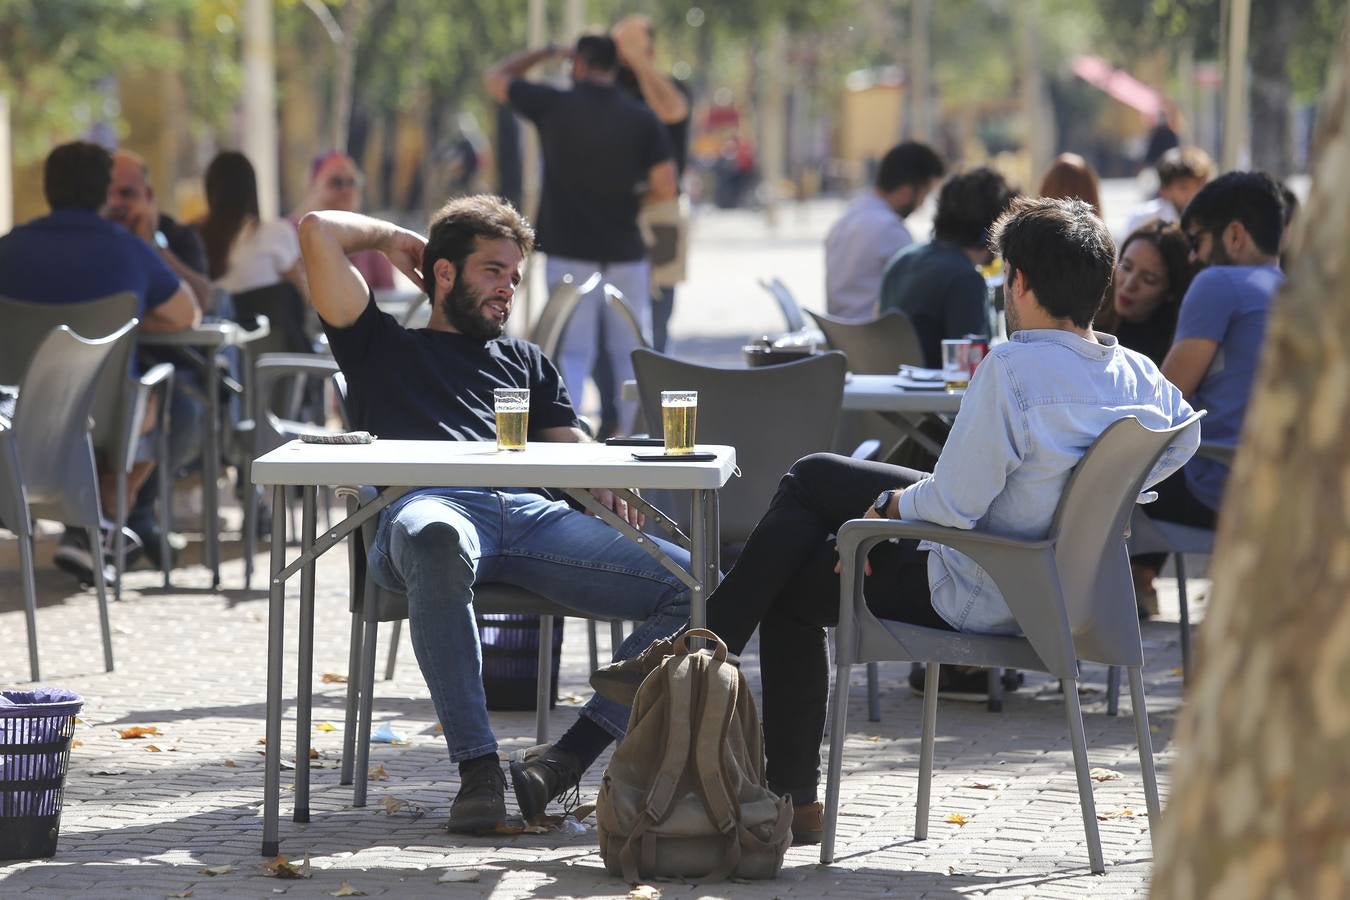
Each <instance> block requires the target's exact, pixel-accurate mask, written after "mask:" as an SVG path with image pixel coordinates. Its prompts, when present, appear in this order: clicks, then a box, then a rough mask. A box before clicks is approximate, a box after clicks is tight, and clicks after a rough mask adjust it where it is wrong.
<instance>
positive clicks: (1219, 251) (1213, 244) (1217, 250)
mask: <svg viewBox="0 0 1350 900" xmlns="http://www.w3.org/2000/svg"><path fill="white" fill-rule="evenodd" d="M1205 265H1206V266H1231V265H1234V262H1233V257H1231V256H1229V255H1228V248H1226V247H1225V246H1224V245H1223V238H1221V237H1220V236H1219V235H1217V234H1214V235H1211V236H1210V239H1209V259H1207V260H1206V261H1205Z"/></svg>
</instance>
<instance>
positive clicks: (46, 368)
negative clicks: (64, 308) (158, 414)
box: [0, 319, 137, 681]
mask: <svg viewBox="0 0 1350 900" xmlns="http://www.w3.org/2000/svg"><path fill="white" fill-rule="evenodd" d="M136 325H137V321H136V320H135V319H132V320H130V321H128V322H125V323H123V325H122V326H121V327H120V328H118V329H115V330H114V331H113V333H111V334H109V335H108V336H107V337H102V338H97V339H94V340H86V339H85V338H82V337H80V336H79V335H77V334H75V333H74V332H73V331H71V330H70V328H69V327H67V326H65V325H60V326H57V327H56V328H54V329H52V330H51V331H50V332H48V333H47V335H46V336H45V337H44V338H42V339H41V340H40V341H38V342H36V343H35V344H34V346H33V347H32V348H31V352H30V354H29V358H28V361H27V363H26V366H25V371H24V373H23V377H22V378H20V379H16V382H17V384H18V386H19V399H18V402H17V404H16V405H15V410H14V419H13V421H12V422H10V421H6V420H5V419H4V418H3V417H2V416H0V517H3V519H4V522H5V524H6V525H7V526H8V527H9V528H10V530H12V531H13V532H14V533H15V534H16V535H17V536H18V538H19V559H20V564H21V568H22V569H23V572H22V573H21V574H22V579H23V589H24V609H25V613H26V616H27V624H28V664H29V671H30V674H31V675H32V676H33V680H34V681H37V680H38V679H39V678H40V677H41V672H40V669H39V666H38V646H37V586H36V580H35V577H34V567H35V562H34V558H33V550H34V547H33V520H34V519H37V518H42V519H54V520H56V521H58V522H65V523H67V524H69V525H70V526H72V527H82V528H84V529H85V530H86V532H87V533H88V535H89V546H90V547H91V548H92V549H93V552H94V553H95V555H96V556H97V554H98V553H99V548H101V547H102V545H103V536H102V532H101V529H100V520H101V518H102V516H101V510H100V509H99V495H98V472H97V471H96V470H95V468H94V448H93V444H92V442H91V440H90V421H89V415H90V412H91V410H92V409H93V406H94V394H95V391H96V389H97V386H98V382H99V380H100V378H101V377H102V376H103V375H104V374H105V373H108V372H109V367H110V366H112V365H125V360H126V355H125V353H121V354H119V353H116V352H115V351H117V350H119V349H126V348H129V347H131V345H132V341H133V339H134V338H133V334H134V332H135V330H136ZM93 568H94V589H95V591H96V593H97V594H98V615H99V625H100V630H101V631H102V636H103V665H104V668H105V669H106V670H107V671H109V672H111V671H112V670H113V649H112V631H111V628H110V627H109V624H108V592H107V585H106V584H104V581H103V565H102V561H101V559H100V560H99V561H98V563H97V564H96V565H95V566H94V567H93Z"/></svg>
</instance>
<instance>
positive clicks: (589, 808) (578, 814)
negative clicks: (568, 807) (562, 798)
mask: <svg viewBox="0 0 1350 900" xmlns="http://www.w3.org/2000/svg"><path fill="white" fill-rule="evenodd" d="M593 812H595V804H594V803H583V804H581V805H580V806H578V807H577V808H576V809H574V810H572V818H574V819H576V820H577V821H578V822H584V821H586V819H588V818H590V815H591V813H593Z"/></svg>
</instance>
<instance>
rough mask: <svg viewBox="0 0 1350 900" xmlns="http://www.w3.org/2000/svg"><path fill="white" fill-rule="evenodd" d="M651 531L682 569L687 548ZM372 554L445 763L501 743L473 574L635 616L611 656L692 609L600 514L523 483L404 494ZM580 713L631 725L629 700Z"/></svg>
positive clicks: (665, 631)
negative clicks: (393, 599)
mask: <svg viewBox="0 0 1350 900" xmlns="http://www.w3.org/2000/svg"><path fill="white" fill-rule="evenodd" d="M649 540H653V541H655V542H656V543H657V544H659V545H660V546H661V548H662V549H663V550H664V551H665V552H666V553H667V554H669V555H670V557H671V558H672V559H674V560H675V561H676V562H677V563H679V564H680V565H681V566H684V567H686V568H687V567H688V565H689V554H688V553H687V552H685V551H684V550H682V549H680V548H679V547H676V546H675V545H673V544H670V543H667V542H665V541H662V540H661V539H659V538H649ZM369 559H370V565H371V573H372V575H373V576H374V578H375V580H376V581H377V582H378V583H379V584H380V585H381V586H382V587H385V588H388V589H389V590H396V591H402V592H403V593H406V594H407V595H408V618H409V622H410V628H411V631H412V640H413V650H414V651H415V652H416V654H417V663H418V665H419V666H420V667H421V669H422V676H423V677H424V678H425V679H426V682H427V687H428V688H430V690H431V699H432V702H433V703H435V705H436V714H437V715H438V716H439V717H440V721H441V724H442V725H443V726H444V728H445V740H446V743H447V744H448V745H449V747H450V760H451V761H452V762H462V761H463V760H466V759H473V758H474V757H477V756H483V755H486V754H488V753H495V752H496V750H497V740H496V738H495V737H494V736H493V734H492V727H491V725H490V724H489V722H488V713H487V702H486V700H485V698H484V695H483V674H482V671H483V653H482V647H481V645H480V644H479V640H478V628H477V625H476V623H475V622H474V611H473V586H474V584H475V582H479V581H483V582H487V581H492V582H501V583H506V584H512V585H516V586H518V587H522V588H525V589H527V590H530V591H534V592H535V593H538V594H540V595H542V596H545V597H548V598H549V599H550V600H552V601H554V602H555V603H558V604H560V605H562V606H564V607H566V608H568V609H570V610H575V611H576V613H577V614H578V615H582V616H586V615H602V616H606V617H615V618H623V619H628V620H632V621H636V622H638V623H639V625H638V626H637V628H636V629H635V630H634V631H633V633H632V634H630V635H629V636H628V639H627V640H625V641H624V642H623V644H622V646H620V647H619V650H618V652H617V653H615V654H614V658H615V659H627V658H628V657H630V656H635V655H637V654H638V653H641V652H642V651H643V650H645V649H646V648H647V646H648V645H649V644H651V642H652V641H654V640H657V639H658V638H663V637H668V636H670V635H671V634H674V633H675V631H677V630H678V629H679V627H680V626H681V625H682V624H684V622H685V620H686V619H687V618H688V615H689V594H690V592H689V589H688V588H687V587H685V585H684V583H683V582H681V581H680V580H679V579H678V578H676V577H675V576H674V575H672V574H671V573H670V572H669V571H667V570H666V569H665V568H663V567H662V566H661V565H660V564H659V563H657V562H656V560H654V559H652V557H651V556H649V555H648V554H647V552H646V551H645V550H643V549H642V548H641V547H639V546H638V545H637V544H635V543H633V542H632V541H631V540H629V539H628V538H626V537H624V536H623V535H622V534H620V533H619V532H618V531H617V530H615V529H614V528H611V527H610V526H609V525H607V524H605V523H604V522H602V521H600V520H599V519H596V518H594V517H592V516H588V515H586V514H585V513H580V512H577V511H576V510H574V509H572V508H571V507H570V506H568V505H567V504H566V503H564V502H562V501H560V500H550V499H548V498H547V497H544V496H541V495H540V494H537V493H532V492H528V491H520V492H510V491H496V490H489V489H484V488H427V489H424V490H420V491H416V492H414V493H412V494H408V495H407V496H405V497H402V498H400V499H399V500H397V501H395V502H394V503H392V504H390V506H389V508H388V509H386V510H385V511H384V512H383V513H382V514H381V516H380V527H379V530H378V532H377V534H376V538H375V546H374V547H372V548H371V549H370V557H369ZM581 714H582V715H583V716H586V717H587V718H589V719H591V720H592V721H593V722H595V723H596V724H597V725H599V726H600V727H601V728H603V729H605V731H607V732H609V733H610V734H612V735H613V736H614V737H615V738H622V737H623V734H624V730H625V728H626V727H627V725H628V707H626V706H621V705H620V704H617V703H614V702H613V701H610V700H605V699H604V698H602V697H599V696H593V697H592V698H591V699H590V702H588V703H587V704H586V705H585V706H584V707H583V708H582V710H581Z"/></svg>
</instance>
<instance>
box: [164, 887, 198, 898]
mask: <svg viewBox="0 0 1350 900" xmlns="http://www.w3.org/2000/svg"><path fill="white" fill-rule="evenodd" d="M169 896H170V897H191V896H192V888H188V889H187V890H186V891H179V892H178V893H176V894H170V895H169Z"/></svg>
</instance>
